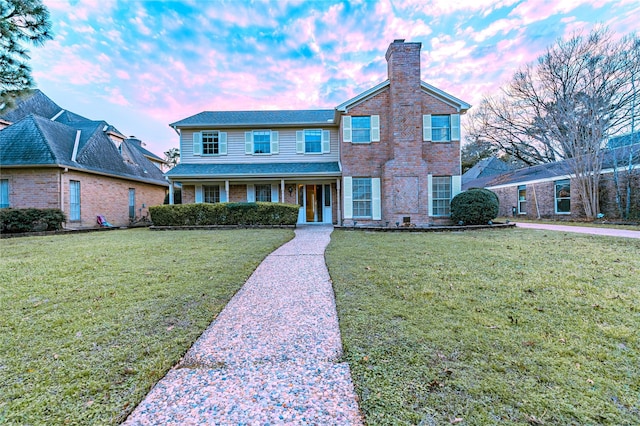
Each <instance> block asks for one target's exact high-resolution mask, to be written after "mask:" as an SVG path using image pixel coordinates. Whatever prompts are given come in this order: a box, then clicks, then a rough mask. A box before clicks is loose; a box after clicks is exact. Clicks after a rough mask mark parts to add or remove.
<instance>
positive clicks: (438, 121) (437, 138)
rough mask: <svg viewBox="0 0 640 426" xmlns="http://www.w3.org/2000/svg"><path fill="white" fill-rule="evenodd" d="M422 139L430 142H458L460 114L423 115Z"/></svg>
mask: <svg viewBox="0 0 640 426" xmlns="http://www.w3.org/2000/svg"><path fill="white" fill-rule="evenodd" d="M422 139H423V140H425V141H432V142H450V141H459V140H460V114H451V115H430V114H427V115H423V116H422Z"/></svg>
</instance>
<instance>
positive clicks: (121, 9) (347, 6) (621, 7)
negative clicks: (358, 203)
mask: <svg viewBox="0 0 640 426" xmlns="http://www.w3.org/2000/svg"><path fill="white" fill-rule="evenodd" d="M44 3H45V5H46V6H47V7H48V8H49V11H50V13H51V20H52V23H53V33H54V39H53V40H50V41H48V42H47V43H46V44H45V45H44V46H43V47H38V48H34V47H30V51H31V58H32V60H31V67H32V70H33V74H34V77H35V80H36V84H37V86H38V87H39V88H40V89H41V90H42V91H44V92H45V93H46V94H47V95H48V96H49V97H50V98H52V99H53V100H54V101H55V102H56V103H58V104H59V105H60V106H61V107H62V108H65V109H69V110H71V111H73V112H76V113H78V114H81V115H84V116H85V117H88V118H91V119H94V120H98V119H102V120H106V121H108V122H109V123H110V124H113V125H114V126H115V127H116V128H118V129H119V130H120V131H121V132H123V133H125V134H126V135H135V136H137V137H138V138H140V139H142V140H143V142H145V143H146V148H147V149H149V150H151V151H152V152H155V153H156V154H158V155H160V156H162V153H163V151H166V150H168V149H169V148H171V147H176V146H178V145H179V140H178V136H177V135H176V133H175V132H174V131H173V130H172V129H171V128H170V127H169V126H168V124H169V123H171V122H174V121H178V120H180V119H182V118H186V117H188V116H191V115H194V114H197V113H199V112H201V111H205V110H209V111H216V110H258V109H315V108H334V107H335V106H337V105H339V104H341V103H342V102H344V101H346V100H347V99H349V98H351V97H353V96H355V95H357V94H358V93H360V92H362V91H364V90H367V89H368V88H370V87H372V86H374V85H376V84H378V83H380V82H382V81H384V80H385V79H386V78H387V76H386V72H387V68H386V61H385V59H384V54H385V52H386V49H387V47H388V45H389V43H391V42H392V41H393V40H394V39H399V38H401V39H406V41H417V42H422V58H421V59H422V70H421V74H422V80H424V81H426V82H427V83H429V84H432V85H434V86H436V87H438V88H440V89H442V90H445V91H447V92H449V93H450V94H452V95H454V96H456V97H458V98H460V99H463V100H464V101H466V102H469V103H471V104H472V105H474V104H475V105H477V104H478V103H479V102H480V100H481V99H482V96H483V95H490V94H493V93H496V92H497V91H498V90H499V87H500V86H501V85H503V84H504V83H505V82H506V81H508V80H509V79H510V78H511V76H512V74H513V73H514V72H515V71H516V70H517V68H518V67H521V66H523V65H524V64H526V63H529V62H532V61H534V60H535V59H536V58H537V57H538V56H539V55H540V54H541V53H542V52H543V51H544V49H545V48H546V47H547V46H549V45H551V44H553V43H554V42H555V41H556V40H557V39H558V38H561V37H568V36H569V35H571V34H572V33H573V32H574V31H579V30H584V31H589V30H590V29H591V28H593V26H594V25H598V24H604V25H607V26H609V27H610V29H611V30H613V31H614V32H615V33H616V34H617V35H619V36H622V35H624V34H628V33H630V32H633V31H637V30H638V29H640V28H639V27H640V2H638V1H637V0H433V1H430V0H405V1H388V0H387V1H384V0H382V1H351V2H340V1H300V0H298V1H289V2H285V1H243V0H235V1H217V0H215V1H214V0H211V1H202V0H197V1H196V0H191V1H159V0H158V1H133V0H132V1H116V0H44Z"/></svg>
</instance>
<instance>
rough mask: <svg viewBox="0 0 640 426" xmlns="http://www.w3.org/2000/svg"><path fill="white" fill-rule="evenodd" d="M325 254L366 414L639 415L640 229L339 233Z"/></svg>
mask: <svg viewBox="0 0 640 426" xmlns="http://www.w3.org/2000/svg"><path fill="white" fill-rule="evenodd" d="M356 237H357V238H356ZM326 257H327V264H328V267H329V271H330V274H331V277H332V280H333V283H334V289H335V293H336V303H337V309H338V316H339V319H340V329H341V332H342V338H343V345H344V356H343V358H344V360H345V361H347V362H349V364H350V366H351V373H352V377H353V380H354V383H355V387H356V391H357V393H358V395H359V397H360V406H361V409H362V411H363V413H364V415H365V419H366V422H367V423H368V424H370V425H384V424H389V425H391V424H393V425H401V424H420V425H436V424H437V425H440V424H443V425H448V424H457V423H460V424H469V425H478V424H480V425H484V424H510V425H512V424H514V425H539V424H563V425H565V424H566V425H583V424H609V425H637V424H640V400H639V398H638V395H640V337H639V333H638V330H640V304H639V303H638V301H639V300H640V285H639V278H638V277H640V241H638V240H631V239H624V238H610V237H594V236H585V235H579V234H575V235H563V234H559V233H553V232H549V233H541V232H539V231H530V230H522V229H509V230H497V231H484V232H483V231H476V232H465V233H447V234H435V233H428V234H422V233H419V234H418V233H416V234H395V233H363V232H358V233H357V234H356V233H355V232H354V231H339V232H334V233H333V235H332V241H331V244H330V245H329V247H328V249H327V254H326Z"/></svg>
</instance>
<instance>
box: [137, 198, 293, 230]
mask: <svg viewBox="0 0 640 426" xmlns="http://www.w3.org/2000/svg"><path fill="white" fill-rule="evenodd" d="M299 208H300V206H298V205H297V204H281V203H262V202H258V203H215V204H209V203H198V204H179V205H178V204H174V205H161V206H152V207H149V212H150V214H151V221H152V222H153V225H154V226H205V225H295V224H296V222H297V221H298V210H299Z"/></svg>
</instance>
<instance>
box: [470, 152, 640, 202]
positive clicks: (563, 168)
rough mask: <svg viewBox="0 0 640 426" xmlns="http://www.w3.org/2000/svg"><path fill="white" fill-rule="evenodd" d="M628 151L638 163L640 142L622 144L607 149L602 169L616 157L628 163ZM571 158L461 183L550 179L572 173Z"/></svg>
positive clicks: (472, 185) (476, 184)
mask: <svg viewBox="0 0 640 426" xmlns="http://www.w3.org/2000/svg"><path fill="white" fill-rule="evenodd" d="M629 153H631V156H632V161H633V163H634V164H636V165H638V164H640V143H638V144H635V145H630V146H629V145H628V146H623V147H620V148H616V149H611V150H607V151H606V152H605V153H604V158H603V160H602V169H603V170H606V169H610V168H613V166H614V159H616V158H617V159H618V162H619V163H618V164H628V163H627V162H628V158H629ZM571 161H572V160H570V159H569V160H563V161H556V162H554V163H547V164H538V165H536V166H531V167H525V168H522V169H517V170H512V171H508V172H506V173H501V174H498V175H493V176H485V177H480V178H478V179H474V180H469V181H467V182H463V183H462V189H463V190H466V189H469V188H488V187H493V186H499V185H520V184H524V183H526V182H531V181H536V180H542V179H552V178H555V177H561V176H567V175H571V174H572V168H571Z"/></svg>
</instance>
